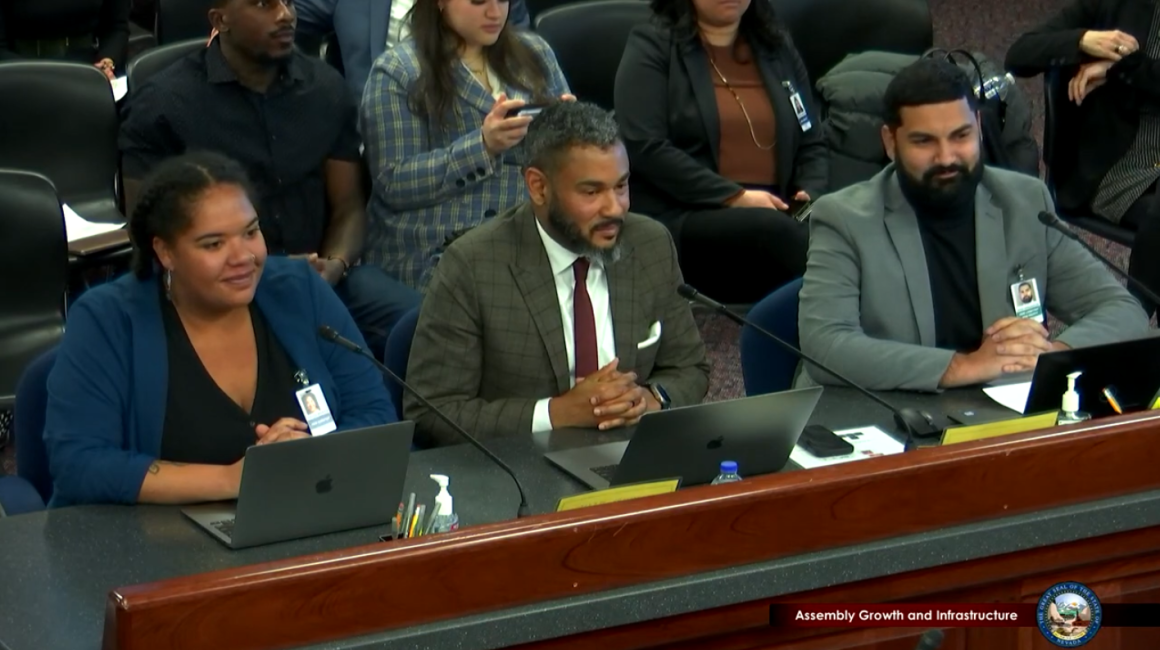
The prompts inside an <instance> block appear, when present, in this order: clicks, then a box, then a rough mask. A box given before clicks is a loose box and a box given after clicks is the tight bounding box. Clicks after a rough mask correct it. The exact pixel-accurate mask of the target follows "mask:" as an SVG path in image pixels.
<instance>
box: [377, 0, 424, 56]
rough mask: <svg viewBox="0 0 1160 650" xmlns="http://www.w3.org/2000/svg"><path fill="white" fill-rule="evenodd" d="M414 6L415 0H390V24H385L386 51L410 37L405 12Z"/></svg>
mask: <svg viewBox="0 0 1160 650" xmlns="http://www.w3.org/2000/svg"><path fill="white" fill-rule="evenodd" d="M377 1H379V2H382V0H377ZM414 6H415V0H391V22H390V23H388V24H387V49H388V50H389V49H391V48H392V47H394V46H395V45H398V44H399V43H401V42H403V41H404V40H406V39H407V37H409V36H410V35H411V22H410V21H409V20H407V12H408V11H411V7H414Z"/></svg>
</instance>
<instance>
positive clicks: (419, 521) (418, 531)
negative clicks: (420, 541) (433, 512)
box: [411, 505, 427, 537]
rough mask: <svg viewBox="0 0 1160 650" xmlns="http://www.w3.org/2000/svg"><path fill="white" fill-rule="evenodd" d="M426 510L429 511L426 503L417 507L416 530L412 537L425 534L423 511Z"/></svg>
mask: <svg viewBox="0 0 1160 650" xmlns="http://www.w3.org/2000/svg"><path fill="white" fill-rule="evenodd" d="M425 512H427V506H426V505H421V506H419V507H417V508H415V530H414V531H413V532H412V533H411V536H412V537H419V536H421V535H422V534H423V513H425Z"/></svg>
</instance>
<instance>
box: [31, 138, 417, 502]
mask: <svg viewBox="0 0 1160 650" xmlns="http://www.w3.org/2000/svg"><path fill="white" fill-rule="evenodd" d="M129 229H130V239H131V240H132V243H133V249H134V261H133V268H134V273H133V274H132V275H128V276H125V277H123V278H120V279H119V280H117V281H116V282H113V283H111V284H107V285H104V286H101V287H97V288H95V289H92V290H91V291H89V292H87V293H86V294H85V295H84V296H82V297H81V298H80V300H78V301H77V303H76V304H75V305H74V306H73V307H72V308H71V309H70V311H69V316H68V324H67V330H66V332H65V336H64V340H63V342H62V343H61V346H60V349H59V351H58V353H57V358H56V364H55V366H54V367H53V370H52V373H51V374H50V375H49V379H48V409H47V413H46V422H45V431H44V439H45V444H46V446H47V451H48V458H49V466H50V470H51V473H52V476H53V484H54V494H53V497H52V502H51V503H50V505H51V506H62V505H69V504H77V503H126V504H133V503H190V502H199V501H215V500H223V499H230V498H235V497H237V494H238V488H239V485H240V482H241V473H242V462H243V459H244V455H245V450H246V448H247V447H249V446H250V445H254V444H270V443H275V442H279V441H282V440H290V439H294V438H302V437H306V436H307V435H310V433H311V432H310V430H309V427H308V426H307V424H306V423H305V422H304V421H303V420H304V419H305V417H304V415H303V414H302V411H301V407H300V405H299V400H298V399H297V396H296V394H298V393H300V392H301V391H304V390H305V389H306V388H308V387H311V388H313V389H314V390H313V392H314V394H315V395H318V394H321V396H322V397H323V401H325V405H326V406H327V407H328V408H329V409H330V412H331V414H332V415H333V419H334V422H335V423H336V424H337V428H338V430H343V429H353V428H360V427H366V426H372V425H379V424H386V423H389V422H393V421H395V419H396V418H395V415H394V413H395V410H394V407H393V406H392V405H391V401H390V397H388V395H387V391H386V388H385V386H384V385H383V381H382V377H381V375H380V374H379V371H378V370H377V369H376V368H375V366H374V365H373V364H372V363H371V362H370V361H369V360H367V359H366V358H364V357H362V356H359V355H356V354H353V353H351V352H350V351H348V350H345V349H343V348H340V347H338V346H335V345H333V344H331V343H328V342H325V341H323V340H322V339H321V338H320V337H319V335H318V328H319V327H320V326H322V325H329V326H331V327H334V328H335V329H336V330H338V332H339V333H340V334H342V335H343V336H345V337H347V338H349V339H351V340H353V341H356V342H359V343H360V344H361V343H362V337H361V335H360V334H359V332H358V329H357V328H356V327H355V324H354V322H353V320H352V319H351V317H350V315H349V314H348V313H347V311H346V309H345V308H344V307H343V305H342V303H341V302H340V301H339V299H338V297H337V296H336V295H335V294H334V292H333V291H332V290H331V288H330V287H329V286H327V284H326V282H325V281H324V280H322V278H320V277H319V275H318V274H317V273H314V272H313V271H312V270H311V268H310V267H309V265H308V264H307V263H306V262H305V261H302V260H291V259H286V258H267V257H266V245H265V242H264V240H263V239H262V233H261V230H260V229H259V227H258V218H257V216H256V213H255V212H254V208H253V206H252V204H251V201H250V198H249V191H248V182H247V180H246V176H245V173H244V171H242V169H241V167H240V166H239V165H237V163H235V162H233V161H231V160H229V159H227V158H224V157H222V156H219V155H216V154H189V155H185V156H180V157H177V158H173V159H170V160H169V161H166V162H165V163H163V164H162V165H161V166H159V167H158V168H157V170H156V172H155V173H154V175H153V177H152V179H151V180H150V181H149V182H147V184H146V188H145V189H144V191H143V193H142V198H141V200H140V201H139V204H138V205H137V207H136V209H135V211H134V212H133V215H132V217H131V218H130V221H129ZM315 433H322V431H321V430H318V431H315Z"/></svg>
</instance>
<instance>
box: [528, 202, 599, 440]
mask: <svg viewBox="0 0 1160 650" xmlns="http://www.w3.org/2000/svg"><path fill="white" fill-rule="evenodd" d="M536 230H538V231H539V233H540V240H541V241H543V242H544V250H545V251H547V253H548V264H549V265H551V267H552V279H554V280H555V281H556V298H557V300H559V301H560V322H562V323H563V325H564V330H563V331H564V348H565V349H566V350H567V351H568V378H569V386H575V385H576V326H575V319H573V318H572V296H573V294H574V293H575V291H576V277H575V276H574V275H573V271H572V265H573V264H574V263H575V262H576V260H578V259H580V256H579V255H577V254H576V253H573V252H572V251H570V250H568V249H567V248H564V247H563V246H561V245H560V243H559V242H557V241H556V240H555V239H552V236H551V235H549V234H548V233H547V231H545V230H544V228H543V227H542V226H541V225H540V222H539V220H537V221H536ZM591 262H592V265H591V266H590V267H588V281H587V282H586V283H585V284H586V285H587V286H588V297H589V298H591V299H592V315H593V316H595V319H596V354H597V357H598V359H599V362H600V367H601V368H603V367H604V366H606V365H608V364H609V363H612V360H613V359H615V358H616V338H615V337H614V335H613V332H612V312H611V310H610V309H609V307H608V274H607V273H605V272H604V263H603V261H601V260H599V259H594V260H591ZM549 399H550V398H544V399H542V400H540V401H538V402H536V410H535V412H534V413H533V414H532V431H533V432H535V433H538V432H541V431H551V430H552V417H551V415H550V414H549V412H548V401H549Z"/></svg>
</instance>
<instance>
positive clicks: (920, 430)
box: [677, 284, 942, 449]
mask: <svg viewBox="0 0 1160 650" xmlns="http://www.w3.org/2000/svg"><path fill="white" fill-rule="evenodd" d="M677 293H679V294H680V295H681V297H682V298H686V299H688V300H692V301H695V302H699V303H701V304H702V305H705V306H706V307H709V308H710V309H712V310H713V311H716V312H717V313H719V314H721V315H722V316H725V317H726V318H728V319H729V320H731V321H733V322H735V323H737V324H739V325H743V326H748V327H752V328H753V329H754V331H757V332H761V334H762V335H764V336H766V337H767V338H769V339H770V340H771V341H773V342H774V343H777V344H778V345H780V346H781V347H782V348H784V349H786V350H789V351H790V352H791V353H793V355H794V356H796V357H797V358H799V359H801V360H803V361H806V362H807V363H812V364H814V365H815V366H817V367H819V368H821V369H822V370H824V371H826V372H828V373H829V374H831V375H833V376H834V377H835V378H836V379H837V380H838V381H840V382H842V383H843V384H845V385H847V386H849V387H850V388H853V389H854V390H856V391H858V392H859V393H862V394H863V395H865V396H866V397H868V398H870V399H871V400H873V401H874V402H876V403H877V404H878V405H879V406H881V407H882V408H884V409H886V410H888V411H890V412H891V413H893V414H894V424H895V425H897V426H898V428H899V430H900V431H901V432H902V433H904V434H906V436H907V438H908V440H907V449H909V448H910V447H911V446H912V444H911V443H912V442H913V440H914V439H915V438H931V437H934V436H937V435H939V434H941V433H942V430H941V429H939V428H938V427H936V426H934V425H933V424H931V423H930V421H928V420H927V419H926V418H925V417H923V415H922V414H921V413H919V412H918V411H917V410H915V409H911V408H904V409H899V408H897V407H895V406H893V405H892V404H890V403H889V402H887V401H886V400H884V399H882V398H881V397H878V396H877V395H875V394H874V393H871V392H870V391H868V390H866V389H865V388H863V387H862V386H860V385H858V384H856V383H854V382H853V381H852V380H850V379H847V378H846V376H845V375H842V374H841V373H838V372H835V371H834V370H831V369H830V368H829V367H827V366H826V364H824V363H821V362H819V361H818V360H816V359H814V358H813V357H811V356H809V355H808V354H806V353H805V352H802V351H801V350H800V349H798V348H797V347H796V346H793V345H790V344H789V343H786V342H785V341H783V340H781V338H780V337H778V336H777V335H776V334H774V333H772V332H770V331H768V330H766V329H765V328H763V327H760V326H758V325H757V324H755V323H753V321H751V320H749V319H748V318H745V317H744V316H742V315H741V314H738V313H737V312H735V311H733V310H732V309H729V308H728V307H726V306H725V305H722V304H721V303H719V302H717V301H716V300H713V299H712V298H709V297H708V296H706V295H704V294H702V293H701V292H700V291H697V290H696V289H694V288H693V287H692V286H690V285H688V284H682V285H681V286H679V287H677Z"/></svg>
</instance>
